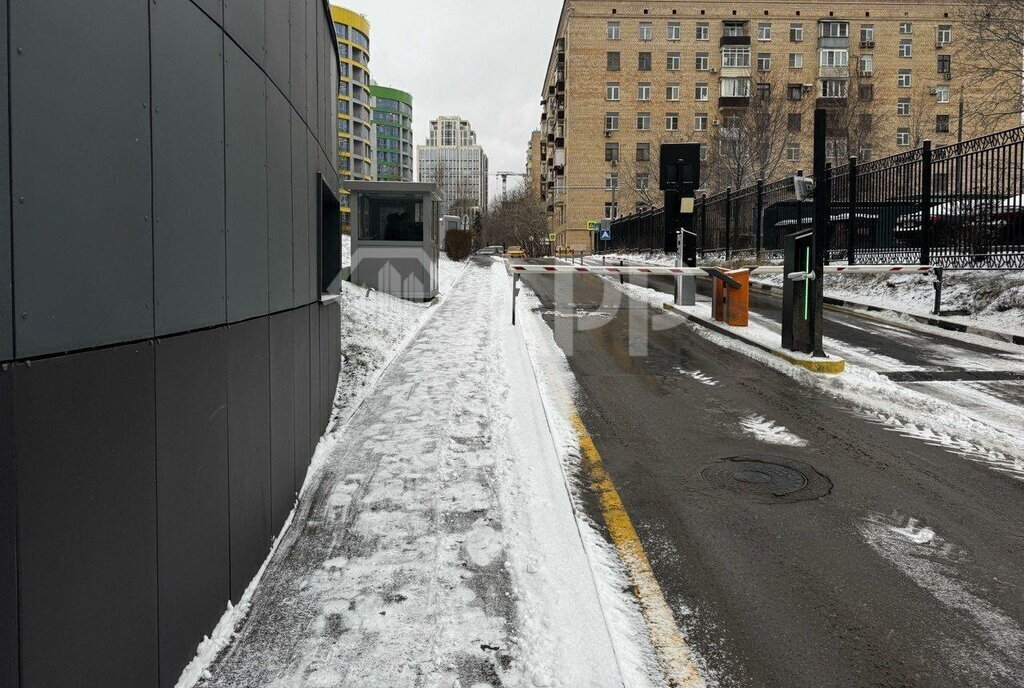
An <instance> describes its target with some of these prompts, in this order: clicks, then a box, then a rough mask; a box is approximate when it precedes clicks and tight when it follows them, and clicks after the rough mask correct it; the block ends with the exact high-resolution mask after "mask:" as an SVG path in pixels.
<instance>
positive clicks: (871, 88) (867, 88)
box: [857, 84, 875, 102]
mask: <svg viewBox="0 0 1024 688" xmlns="http://www.w3.org/2000/svg"><path fill="white" fill-rule="evenodd" d="M857 97H858V98H860V99H861V100H863V101H865V102H867V101H871V100H874V99H875V85H874V84H860V85H859V86H858V87H857Z"/></svg>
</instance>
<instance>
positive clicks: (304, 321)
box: [292, 306, 316, 493]
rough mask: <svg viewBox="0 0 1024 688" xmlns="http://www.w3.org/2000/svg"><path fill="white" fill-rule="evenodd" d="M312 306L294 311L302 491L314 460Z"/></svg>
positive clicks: (297, 478)
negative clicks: (310, 433) (310, 324)
mask: <svg viewBox="0 0 1024 688" xmlns="http://www.w3.org/2000/svg"><path fill="white" fill-rule="evenodd" d="M309 309H310V307H309V306H306V307H303V308H297V309H295V310H294V311H292V319H293V321H292V322H293V327H294V330H295V359H294V374H295V430H294V433H293V435H294V437H295V491H296V493H298V491H299V490H301V489H302V484H303V482H304V481H305V479H306V471H307V469H308V468H309V463H310V459H311V458H312V457H313V448H314V447H315V446H316V445H311V444H310V441H309V428H310V427H311V425H312V424H311V423H310V420H309Z"/></svg>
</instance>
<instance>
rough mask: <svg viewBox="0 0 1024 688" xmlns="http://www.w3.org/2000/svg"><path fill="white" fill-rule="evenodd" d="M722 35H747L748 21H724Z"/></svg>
mask: <svg viewBox="0 0 1024 688" xmlns="http://www.w3.org/2000/svg"><path fill="white" fill-rule="evenodd" d="M722 35H723V36H746V35H747V28H746V22H738V21H727V22H723V26H722Z"/></svg>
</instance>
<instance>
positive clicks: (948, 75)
mask: <svg viewBox="0 0 1024 688" xmlns="http://www.w3.org/2000/svg"><path fill="white" fill-rule="evenodd" d="M942 78H943V79H945V80H946V81H949V80H950V79H952V78H953V73H952V72H943V73H942Z"/></svg>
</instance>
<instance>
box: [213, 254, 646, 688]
mask: <svg viewBox="0 0 1024 688" xmlns="http://www.w3.org/2000/svg"><path fill="white" fill-rule="evenodd" d="M508 292H509V287H508V278H507V276H506V275H505V273H504V268H503V266H502V265H500V264H498V263H495V264H493V265H489V266H487V265H478V264H471V265H470V266H469V267H468V268H467V269H466V271H465V272H464V273H462V276H461V278H460V280H459V282H458V283H457V284H456V285H455V286H454V287H453V289H452V290H451V292H450V293H449V294H448V295H447V296H446V298H445V299H444V301H443V302H442V304H441V305H440V306H439V307H438V308H437V310H436V311H435V312H434V313H433V314H432V315H431V316H429V317H428V320H427V322H426V323H425V324H424V326H423V327H422V329H421V330H420V331H419V333H418V334H417V335H416V336H415V337H414V339H413V340H412V342H411V343H410V344H409V346H408V348H406V349H405V350H403V351H402V352H401V353H399V354H398V356H397V357H396V358H395V360H394V362H393V363H392V364H391V365H390V367H389V368H388V369H387V370H386V372H385V373H384V374H383V376H382V377H381V379H380V381H379V382H378V383H377V385H376V386H375V387H374V388H373V389H372V390H370V391H369V392H368V394H367V396H366V397H365V399H363V400H362V402H361V403H360V404H359V405H358V407H357V408H356V409H355V412H354V414H353V415H352V417H351V420H350V421H349V422H348V423H346V424H345V425H343V426H342V427H341V428H339V429H338V430H337V431H336V432H335V433H334V435H333V436H332V437H331V438H330V439H329V442H330V445H329V451H328V452H327V453H326V454H325V456H324V457H322V458H323V461H322V464H321V466H322V467H321V469H320V473H319V474H318V475H317V476H315V477H314V479H313V481H312V482H311V483H310V485H309V486H308V487H309V488H310V489H307V490H306V492H305V493H304V496H303V498H302V500H301V501H300V503H299V505H298V507H297V510H296V513H295V515H294V519H293V525H292V526H291V527H290V529H289V530H288V531H287V532H286V533H285V535H284V537H283V539H282V541H281V544H280V547H279V548H278V550H277V552H276V553H275V555H274V557H273V558H272V559H271V561H270V562H269V564H268V566H267V569H266V573H265V575H264V577H263V579H262V581H261V582H260V584H259V586H258V587H257V589H256V592H255V595H254V596H253V599H252V609H251V612H250V614H249V616H248V618H247V619H246V621H245V622H244V623H243V624H242V625H241V627H240V628H239V629H237V635H236V637H235V639H234V641H233V642H232V644H231V645H230V646H229V647H228V649H227V650H226V651H225V652H224V653H223V655H222V656H221V657H220V658H219V660H218V661H217V662H215V663H214V664H213V666H211V667H210V668H209V671H208V673H207V674H206V678H204V679H203V680H202V681H200V683H199V685H202V686H211V687H212V686H218V687H220V686H237V687H242V686H246V687H248V686H262V687H266V688H293V687H294V688H300V687H303V688H305V687H307V686H309V687H318V688H319V687H341V686H360V687H371V688H372V687H375V686H381V687H384V686H387V687H401V686H425V687H431V686H437V687H441V686H444V687H449V686H450V687H453V688H454V687H455V686H460V687H462V688H485V687H488V686H489V687H491V688H497V687H498V686H564V687H565V688H577V687H580V686H587V687H588V688H590V687H595V688H599V687H602V686H618V687H620V688H621V687H622V686H629V687H630V688H634V687H635V688H643V687H645V686H655V685H660V677H659V675H658V671H657V665H656V661H655V659H654V653H653V651H652V650H651V647H650V642H649V639H648V636H647V632H646V629H645V627H644V626H643V623H642V619H641V616H640V614H639V611H638V609H637V606H636V604H635V602H634V601H633V599H632V598H631V597H630V596H629V595H628V593H624V592H623V590H625V589H628V584H627V583H626V579H625V577H624V574H623V573H622V570H621V565H620V564H619V562H618V560H617V559H616V558H615V555H614V552H613V551H612V550H611V549H610V548H609V547H608V546H607V545H605V544H604V543H603V541H602V540H601V538H600V537H598V536H597V534H596V533H595V532H594V531H593V530H592V529H591V528H590V526H589V525H588V524H587V522H586V521H585V520H584V519H582V518H581V517H580V516H579V515H578V513H577V511H576V509H575V508H574V506H573V499H572V496H571V494H572V487H571V482H570V481H567V480H566V478H565V477H564V473H563V470H564V468H563V464H562V463H561V459H560V457H559V449H560V444H561V441H560V440H559V439H557V438H556V437H555V436H554V435H553V434H552V432H551V431H550V429H549V428H550V423H551V419H550V418H548V417H547V416H546V413H545V405H544V401H543V399H542V396H541V388H540V387H539V386H538V383H537V380H536V378H535V375H534V371H533V367H532V365H531V362H530V357H529V353H528V350H527V346H526V343H525V342H524V341H523V339H522V334H521V333H520V332H519V331H518V330H514V329H512V328H511V327H510V326H509V325H508V322H507V321H508V314H509V307H510V304H509V303H508V300H509V294H508ZM563 439H564V438H563Z"/></svg>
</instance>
